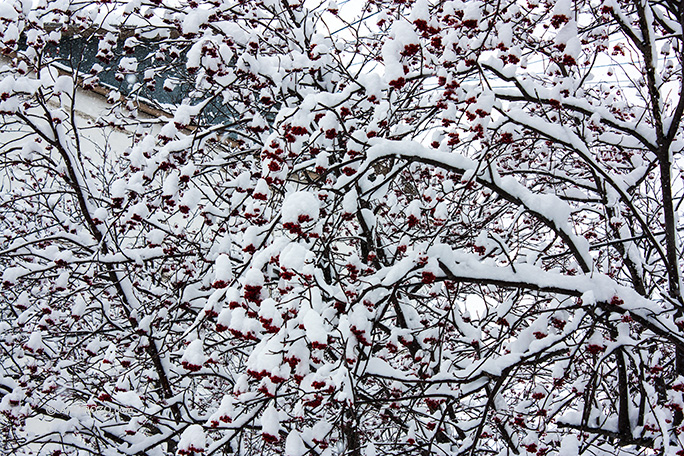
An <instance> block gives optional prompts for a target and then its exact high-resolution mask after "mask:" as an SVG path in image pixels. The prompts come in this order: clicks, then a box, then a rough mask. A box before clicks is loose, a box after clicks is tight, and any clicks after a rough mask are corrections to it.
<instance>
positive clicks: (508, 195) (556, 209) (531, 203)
mask: <svg viewBox="0 0 684 456" xmlns="http://www.w3.org/2000/svg"><path fill="white" fill-rule="evenodd" d="M371 143H372V145H371V147H370V148H369V149H368V151H367V152H366V158H365V160H364V162H363V163H362V164H361V165H360V168H359V174H362V173H364V172H367V171H368V170H369V168H370V167H372V165H373V164H374V163H375V162H376V161H378V160H381V159H383V158H392V157H396V158H402V159H406V160H409V161H415V162H419V163H425V164H429V165H433V166H437V167H442V168H445V169H449V170H451V171H456V172H459V173H463V174H465V173H467V172H476V174H475V176H474V179H475V180H477V182H478V183H480V184H481V185H483V186H485V187H487V188H489V189H491V190H493V191H495V192H496V193H497V194H498V195H500V196H501V197H502V198H504V199H506V200H509V201H511V202H513V203H514V204H518V205H521V206H523V207H524V208H525V209H526V210H527V211H529V212H530V213H531V214H534V215H535V216H536V217H539V218H540V220H542V221H543V222H544V223H545V224H547V225H548V226H549V227H550V228H552V229H553V230H554V231H556V232H557V233H558V235H559V236H560V237H561V238H562V239H563V240H564V241H565V242H566V244H567V245H568V248H569V249H570V250H571V251H572V252H573V255H574V256H575V259H576V261H577V262H578V264H579V265H580V267H581V268H582V270H583V271H584V272H585V273H588V272H590V271H591V264H592V262H593V260H592V258H591V255H590V254H589V244H588V243H587V241H586V239H583V238H581V237H579V236H577V235H576V234H575V233H574V231H573V229H572V226H571V225H570V215H571V210H570V207H569V206H568V204H567V203H565V202H564V201H562V200H561V199H560V198H558V197H556V196H555V195H551V194H547V195H539V194H535V193H533V192H530V191H529V190H528V189H527V188H525V187H524V186H523V185H521V184H520V183H518V182H517V181H515V179H513V178H512V177H505V178H501V176H499V174H498V172H497V171H496V170H495V169H493V167H492V166H486V167H485V166H480V165H478V164H477V163H476V162H475V161H474V160H472V159H469V158H467V157H465V156H463V155H460V154H459V153H458V152H441V151H437V150H430V149H427V148H426V147H424V146H422V145H421V144H419V143H415V142H408V141H401V142H399V141H389V140H376V141H371ZM477 171H479V172H477ZM353 179H355V178H347V179H340V180H339V181H338V183H337V186H338V188H340V189H344V188H346V187H347V186H349V185H350V184H349V183H350V181H352V180H353Z"/></svg>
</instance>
